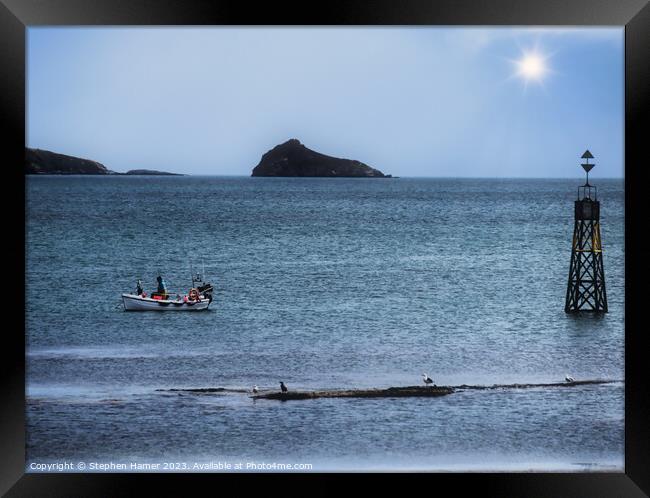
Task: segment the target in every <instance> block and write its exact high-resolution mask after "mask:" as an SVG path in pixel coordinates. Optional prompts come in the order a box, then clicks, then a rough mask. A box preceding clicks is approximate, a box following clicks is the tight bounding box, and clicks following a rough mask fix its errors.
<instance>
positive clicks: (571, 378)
mask: <svg viewBox="0 0 650 498" xmlns="http://www.w3.org/2000/svg"><path fill="white" fill-rule="evenodd" d="M564 380H566V381H567V382H575V379H574V378H573V377H569V376H568V375H567V376H566V377H564Z"/></svg>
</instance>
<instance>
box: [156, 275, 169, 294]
mask: <svg viewBox="0 0 650 498" xmlns="http://www.w3.org/2000/svg"><path fill="white" fill-rule="evenodd" d="M156 280H157V281H158V291H157V293H158V294H161V295H163V296H166V295H167V286H166V285H165V281H164V280H163V278H162V277H161V276H160V275H158V277H157V278H156Z"/></svg>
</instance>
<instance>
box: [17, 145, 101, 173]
mask: <svg viewBox="0 0 650 498" xmlns="http://www.w3.org/2000/svg"><path fill="white" fill-rule="evenodd" d="M25 173H26V174H28V175H35V174H46V175H108V174H111V173H112V172H111V171H109V170H108V169H107V168H106V166H104V165H103V164H101V163H98V162H96V161H91V160H90V159H81V158H79V157H74V156H66V155H65V154H57V153H56V152H50V151H49V150H41V149H29V148H25Z"/></svg>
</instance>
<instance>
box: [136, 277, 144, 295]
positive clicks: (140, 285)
mask: <svg viewBox="0 0 650 498" xmlns="http://www.w3.org/2000/svg"><path fill="white" fill-rule="evenodd" d="M143 292H144V290H143V289H142V282H140V279H138V283H137V284H136V288H135V293H136V294H137V295H138V296H141V295H142V293H143Z"/></svg>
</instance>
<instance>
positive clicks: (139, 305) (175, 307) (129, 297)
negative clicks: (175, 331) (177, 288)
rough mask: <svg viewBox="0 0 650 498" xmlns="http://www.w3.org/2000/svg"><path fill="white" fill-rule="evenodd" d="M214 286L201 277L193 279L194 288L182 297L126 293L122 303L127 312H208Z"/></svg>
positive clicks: (156, 293)
mask: <svg viewBox="0 0 650 498" xmlns="http://www.w3.org/2000/svg"><path fill="white" fill-rule="evenodd" d="M212 290H213V289H212V285H211V284H209V283H207V282H203V279H202V278H201V276H200V275H198V274H197V275H196V276H194V277H192V288H191V289H190V291H189V292H188V293H187V294H186V295H184V296H181V295H180V294H176V295H175V296H174V297H172V296H171V295H170V294H168V293H164V294H163V293H158V292H154V293H152V294H151V296H147V294H146V293H144V292H142V293H141V294H136V293H135V292H133V293H124V294H122V303H123V304H124V310H125V311H201V310H207V309H208V307H209V306H210V303H212Z"/></svg>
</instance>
